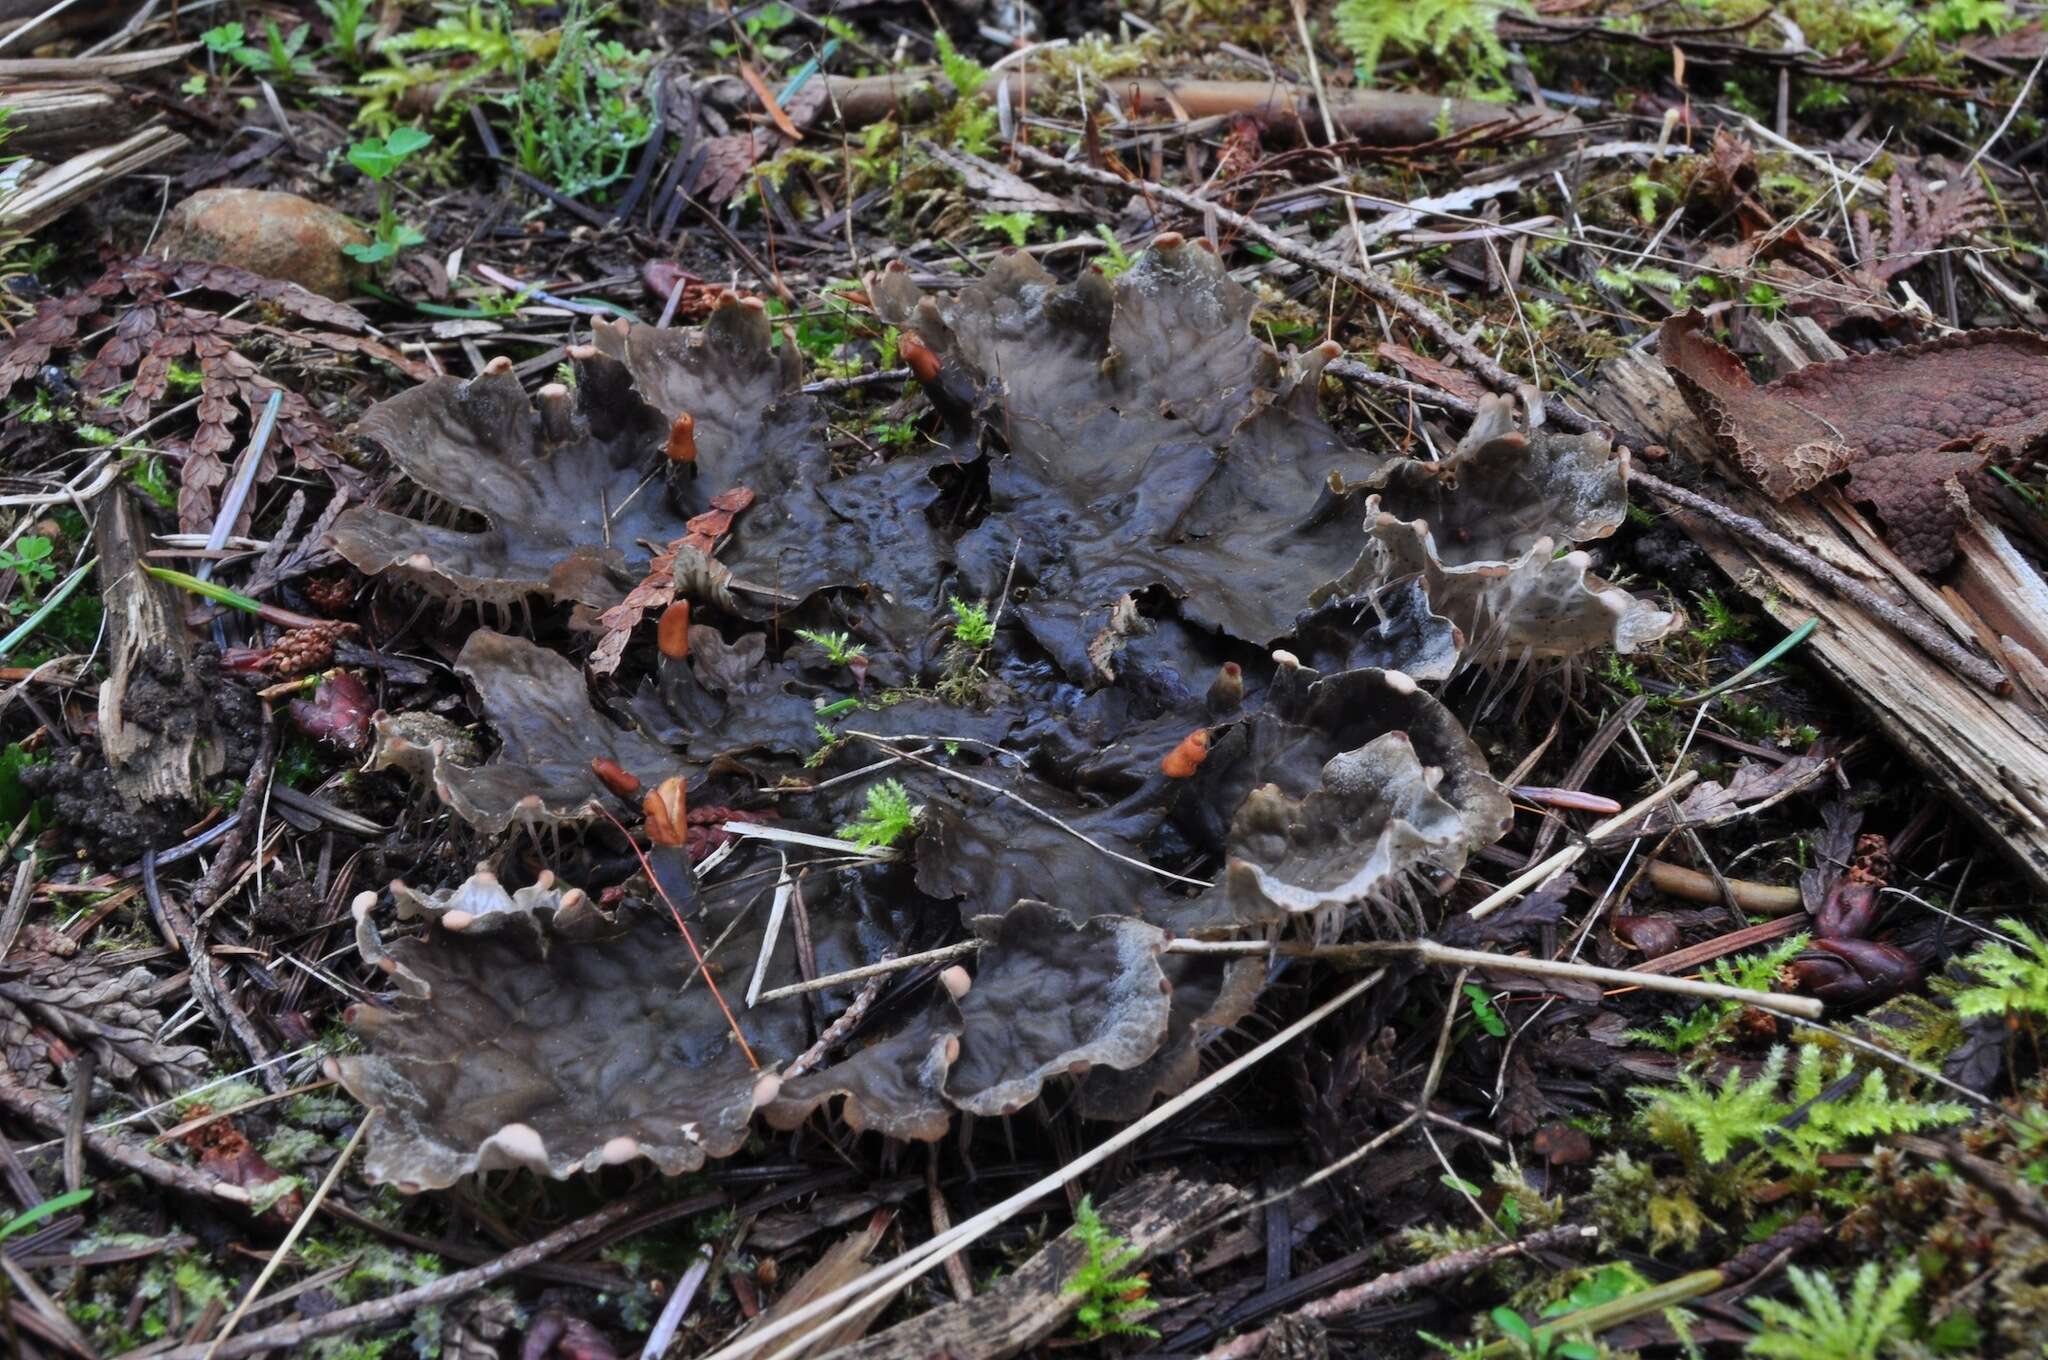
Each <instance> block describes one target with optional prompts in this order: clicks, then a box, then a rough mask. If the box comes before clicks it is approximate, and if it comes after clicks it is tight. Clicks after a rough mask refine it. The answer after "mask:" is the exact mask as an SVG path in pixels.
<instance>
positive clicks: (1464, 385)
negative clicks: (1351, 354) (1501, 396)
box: [1379, 340, 1492, 406]
mask: <svg viewBox="0 0 2048 1360" xmlns="http://www.w3.org/2000/svg"><path fill="white" fill-rule="evenodd" d="M1379 356H1380V358H1382V359H1385V360H1386V361H1388V362H1389V363H1391V364H1393V365H1394V366H1395V367H1396V368H1398V369H1400V370H1401V371H1402V372H1403V373H1405V374H1407V375H1408V376H1409V377H1410V378H1413V379H1414V380H1415V381H1416V382H1419V383H1421V384H1422V385H1423V386H1425V387H1434V388H1435V389H1436V390H1437V391H1439V392H1448V393H1450V394H1451V395H1452V396H1454V397H1458V398H1461V399H1463V400H1465V401H1468V402H1471V403H1472V404H1473V405H1475V406H1476V405H1478V404H1479V402H1480V401H1481V400H1482V399H1484V398H1485V397H1487V396H1489V395H1491V393H1492V389H1491V388H1489V387H1487V385H1486V384H1485V383H1483V382H1480V381H1479V379H1477V378H1475V377H1473V376H1472V375H1471V374H1470V373H1467V372H1465V371H1464V370H1463V369H1459V368H1453V367H1452V366H1451V365H1449V364H1447V363H1444V362H1442V361H1441V360H1438V359H1432V358H1430V357H1429V356H1428V355H1424V354H1417V353H1416V352H1415V351H1414V350H1412V349H1410V348H1408V347H1407V346H1406V345H1397V344H1395V343H1394V342H1393V341H1392V340H1382V341H1381V342H1380V344H1379Z"/></svg>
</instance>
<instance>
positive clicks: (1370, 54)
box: [1332, 0, 1528, 85]
mask: <svg viewBox="0 0 2048 1360" xmlns="http://www.w3.org/2000/svg"><path fill="white" fill-rule="evenodd" d="M1527 8H1528V5H1527V2H1526V0H1343V2H1342V3H1341V4H1339V5H1338V6H1337V8H1336V10H1335V11H1334V12H1333V14H1332V18H1333V19H1334V20H1335V21H1336V25H1337V37H1338V39H1339V41H1341V42H1342V43H1343V44H1344V46H1345V47H1347V48H1349V49H1350V50H1351V53H1352V55H1353V56H1354V57H1355V58H1357V61H1358V71H1359V74H1360V75H1361V76H1362V77H1364V78H1366V79H1370V78H1371V76H1372V74H1373V72H1374V71H1376V70H1378V69H1379V64H1380V57H1381V56H1382V55H1383V54H1384V53H1385V52H1386V51H1387V50H1388V49H1390V48H1391V49H1392V50H1394V51H1396V52H1401V53H1404V54H1406V55H1409V56H1426V57H1430V58H1433V59H1435V60H1436V61H1438V62H1440V63H1443V64H1444V65H1447V66H1451V67H1454V68H1455V69H1457V70H1459V71H1462V72H1463V73H1464V74H1465V75H1466V76H1468V77H1469V78H1471V79H1472V80H1473V81H1474V82H1475V83H1477V84H1481V85H1498V84H1500V83H1501V75H1502V72H1504V71H1505V70H1506V69H1507V65H1508V52H1507V49H1506V48H1505V47H1503V46H1501V41H1500V38H1499V36H1498V35H1497V34H1496V33H1495V32H1494V25H1495V23H1496V22H1497V21H1498V20H1499V18H1500V16H1501V15H1502V14H1503V13H1505V12H1509V11H1513V12H1515V13H1522V12H1524V11H1526V10H1527Z"/></svg>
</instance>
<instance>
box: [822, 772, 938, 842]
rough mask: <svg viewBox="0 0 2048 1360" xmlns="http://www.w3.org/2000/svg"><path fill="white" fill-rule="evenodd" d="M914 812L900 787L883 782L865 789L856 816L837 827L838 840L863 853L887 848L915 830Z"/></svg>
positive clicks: (900, 785)
mask: <svg viewBox="0 0 2048 1360" xmlns="http://www.w3.org/2000/svg"><path fill="white" fill-rule="evenodd" d="M918 812H919V809H918V808H916V807H914V806H912V804H911V801H910V794H909V792H908V791H907V790H905V789H904V787H903V785H902V784H900V783H898V782H897V781H896V780H894V779H884V780H883V781H882V782H881V783H879V784H871V785H869V786H868V792H867V800H866V802H865V803H864V804H863V805H862V807H861V810H860V816H858V817H856V818H854V819H853V820H852V821H850V822H848V823H847V824H846V825H845V826H842V827H840V828H839V836H840V839H842V840H849V841H852V842H853V843H854V844H855V845H858V846H859V847H860V848H861V849H863V850H875V849H880V848H883V847H886V846H891V845H894V844H896V842H898V841H900V840H902V839H903V838H904V837H905V836H907V835H909V834H910V833H911V832H912V831H913V830H915V829H916V827H917V814H918Z"/></svg>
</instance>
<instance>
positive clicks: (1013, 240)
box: [975, 211, 1038, 250]
mask: <svg viewBox="0 0 2048 1360" xmlns="http://www.w3.org/2000/svg"><path fill="white" fill-rule="evenodd" d="M975 225H977V226H980V227H986V228H987V229H988V230H990V231H999V232H1001V233H1002V234H1003V235H1005V236H1007V237H1009V238H1010V244H1011V245H1013V246H1015V247H1017V249H1019V250H1022V249H1023V248H1024V243H1025V241H1027V240H1029V239H1030V236H1031V229H1032V228H1033V227H1034V226H1036V225H1038V214H1037V213H1035V212H1028V211H1019V212H992V213H983V214H982V215H981V216H980V217H978V218H976V219H975Z"/></svg>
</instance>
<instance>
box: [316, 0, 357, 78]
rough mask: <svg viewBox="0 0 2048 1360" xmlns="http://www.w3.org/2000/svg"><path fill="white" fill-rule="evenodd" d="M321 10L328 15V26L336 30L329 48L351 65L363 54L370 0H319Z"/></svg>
mask: <svg viewBox="0 0 2048 1360" xmlns="http://www.w3.org/2000/svg"><path fill="white" fill-rule="evenodd" d="M317 3H318V4H319V6H320V12H321V13H322V14H324V15H326V16H327V23H328V26H329V27H331V28H332V29H333V30H334V37H333V40H332V41H331V42H329V43H328V45H327V50H328V51H330V52H332V53H334V54H335V55H336V56H338V57H340V58H341V59H342V60H343V61H345V62H347V63H349V64H350V65H351V66H353V65H355V64H356V63H357V62H358V61H359V60H360V59H361V57H362V54H363V20H364V19H365V18H366V17H368V15H369V12H370V0H317Z"/></svg>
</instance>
